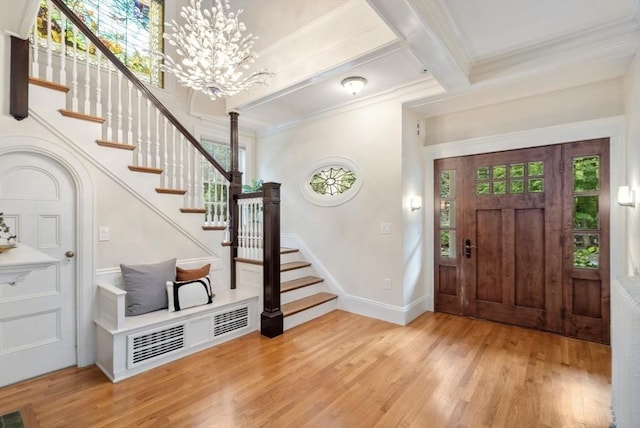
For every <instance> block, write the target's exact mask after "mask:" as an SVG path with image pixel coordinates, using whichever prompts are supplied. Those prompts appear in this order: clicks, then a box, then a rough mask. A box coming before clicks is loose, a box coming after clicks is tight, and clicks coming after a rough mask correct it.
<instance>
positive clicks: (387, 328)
mask: <svg viewBox="0 0 640 428" xmlns="http://www.w3.org/2000/svg"><path fill="white" fill-rule="evenodd" d="M610 360H611V357H610V351H609V347H607V346H604V345H600V344H595V343H589V342H583V341H579V340H573V339H568V338H565V337H560V336H555V335H551V334H546V333H541V332H536V331H532V330H525V329H520V328H517V327H510V326H506V325H501V324H495V323H490V322H485V321H477V320H470V319H466V318H460V317H455V316H451V315H447V314H442V313H427V314H424V315H423V316H421V317H420V318H418V319H417V320H416V321H414V322H413V323H411V324H410V325H409V326H407V327H399V326H396V325H393V324H388V323H385V322H381V321H377V320H373V319H369V318H364V317H360V316H357V315H353V314H349V313H345V312H342V311H335V312H332V313H330V314H329V315H326V316H324V317H322V318H320V319H317V320H315V321H312V322H310V323H307V324H305V325H302V326H300V327H297V328H295V329H293V330H290V331H288V332H286V333H285V334H284V336H281V337H279V338H276V339H266V338H263V337H261V336H259V335H258V334H257V333H253V334H250V335H248V336H245V337H243V338H241V339H237V340H234V341H231V342H229V343H226V344H224V345H221V346H218V347H215V348H212V349H209V350H207V351H203V352H200V353H198V354H196V355H193V356H191V357H187V358H183V359H181V360H179V361H177V362H174V363H172V364H169V365H166V366H163V367H161V368H158V369H155V370H152V371H150V372H147V373H144V374H141V375H138V376H136V377H134V378H131V379H129V380H125V381H123V382H121V383H119V384H116V385H114V384H111V383H110V382H109V381H108V380H107V379H106V378H105V377H104V376H103V375H102V373H101V372H100V371H99V370H98V369H97V368H95V367H90V368H85V369H75V368H73V369H66V370H61V371H59V372H56V373H53V374H51V375H47V376H44V377H41V378H38V379H35V380H32V381H28V382H23V383H20V384H17V385H13V386H9V387H6V388H2V389H0V414H4V413H6V412H8V411H10V410H14V409H23V412H24V413H25V417H26V418H27V419H28V420H29V421H32V422H33V423H32V424H31V425H32V426H34V425H35V424H38V426H40V427H43V428H47V427H129V426H136V427H260V426H271V427H323V428H333V427H553V428H558V427H607V426H608V425H609V405H610V378H611V376H610Z"/></svg>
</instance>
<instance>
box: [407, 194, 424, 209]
mask: <svg viewBox="0 0 640 428" xmlns="http://www.w3.org/2000/svg"><path fill="white" fill-rule="evenodd" d="M410 205H411V211H416V210H419V209H420V208H422V198H421V197H420V196H413V197H411V203H410Z"/></svg>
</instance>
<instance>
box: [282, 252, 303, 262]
mask: <svg viewBox="0 0 640 428" xmlns="http://www.w3.org/2000/svg"><path fill="white" fill-rule="evenodd" d="M298 260H302V259H301V258H300V253H299V252H295V253H286V254H280V263H291V262H297V261H298Z"/></svg>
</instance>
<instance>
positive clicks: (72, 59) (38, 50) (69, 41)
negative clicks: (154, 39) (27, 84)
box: [31, 0, 229, 227]
mask: <svg viewBox="0 0 640 428" xmlns="http://www.w3.org/2000/svg"><path fill="white" fill-rule="evenodd" d="M54 11H55V14H53V13H54ZM52 14H53V16H55V17H59V18H52ZM62 29H65V30H62ZM31 53H32V55H31V59H32V61H31V75H32V77H35V78H38V79H41V80H46V81H49V82H53V83H58V84H61V85H64V86H67V85H68V86H70V88H71V91H70V99H69V100H68V105H67V108H68V109H70V110H71V111H73V112H77V113H81V114H84V115H87V116H95V117H101V118H104V119H106V120H105V122H104V124H103V128H102V135H100V136H96V139H100V140H105V141H107V142H110V143H117V144H121V145H126V146H131V148H132V159H131V164H132V165H134V166H137V167H141V168H154V169H162V171H163V172H162V175H161V176H160V183H159V184H160V187H161V188H162V189H166V190H174V191H176V192H178V191H186V192H187V193H186V194H185V204H186V208H196V209H202V210H204V211H205V214H204V218H203V226H206V227H226V226H227V224H228V222H227V221H228V219H229V209H228V196H229V179H228V175H227V176H225V175H224V174H222V173H221V172H220V169H219V168H216V167H214V166H213V165H212V164H211V162H210V161H209V160H208V159H207V158H206V157H205V156H204V155H203V154H202V153H201V152H200V151H199V150H196V149H195V146H194V145H193V141H192V140H193V137H191V136H188V137H185V132H186V131H185V130H184V127H183V129H182V130H181V129H180V128H178V127H177V126H176V125H175V124H174V122H172V120H169V119H168V117H167V116H166V114H165V113H164V112H163V111H161V110H160V109H159V108H158V107H156V104H155V103H154V102H152V100H151V99H150V98H149V96H148V95H146V94H145V92H143V90H141V89H139V87H134V85H133V84H132V81H131V80H130V79H129V78H128V77H127V76H125V75H124V74H123V72H122V71H120V70H119V69H118V68H117V67H116V66H114V64H113V63H112V62H111V60H110V59H109V58H108V57H107V55H106V54H102V52H101V51H100V50H99V49H98V47H97V46H96V45H95V44H93V43H91V42H90V40H89V38H88V37H86V36H84V35H83V33H82V32H81V31H80V29H79V28H78V27H77V26H76V25H74V24H73V22H72V21H71V19H70V18H68V17H66V16H65V15H64V13H63V12H62V11H59V10H58V8H57V7H56V6H54V5H53V4H52V2H51V0H47V1H46V8H42V9H41V10H40V13H39V15H38V20H37V22H36V23H35V24H34V26H33V29H32V33H31ZM154 67H156V68H157V64H152V68H154ZM67 70H71V72H70V73H69V72H68V71H67ZM123 79H124V81H123ZM146 92H148V91H146ZM156 101H157V100H156ZM190 140H191V141H190Z"/></svg>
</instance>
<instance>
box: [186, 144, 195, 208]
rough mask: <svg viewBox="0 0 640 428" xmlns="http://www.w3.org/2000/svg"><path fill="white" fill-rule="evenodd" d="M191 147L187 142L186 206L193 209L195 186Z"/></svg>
mask: <svg viewBox="0 0 640 428" xmlns="http://www.w3.org/2000/svg"><path fill="white" fill-rule="evenodd" d="M193 156H194V154H193V145H191V143H189V142H187V189H188V193H187V196H188V199H187V206H188V207H191V208H193V207H194V205H193V197H194V194H195V186H194V184H195V183H194V182H193V181H194V180H193Z"/></svg>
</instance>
